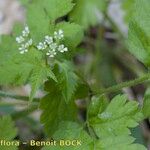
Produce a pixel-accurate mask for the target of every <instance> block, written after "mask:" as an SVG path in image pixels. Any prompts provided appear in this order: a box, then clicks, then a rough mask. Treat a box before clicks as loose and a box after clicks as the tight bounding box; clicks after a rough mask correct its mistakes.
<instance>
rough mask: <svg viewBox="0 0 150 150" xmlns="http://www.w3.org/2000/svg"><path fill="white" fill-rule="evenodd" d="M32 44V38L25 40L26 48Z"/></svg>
mask: <svg viewBox="0 0 150 150" xmlns="http://www.w3.org/2000/svg"><path fill="white" fill-rule="evenodd" d="M32 44H33V40H32V39H29V40H28V41H27V43H25V47H26V48H28V47H30V46H31V45H32Z"/></svg>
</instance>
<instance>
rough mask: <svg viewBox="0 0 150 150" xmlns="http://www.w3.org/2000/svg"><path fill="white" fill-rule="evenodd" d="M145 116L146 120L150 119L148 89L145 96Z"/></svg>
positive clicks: (149, 93)
mask: <svg viewBox="0 0 150 150" xmlns="http://www.w3.org/2000/svg"><path fill="white" fill-rule="evenodd" d="M143 114H144V117H145V118H149V117H150V88H148V89H147V91H146V93H145V95H144V102H143Z"/></svg>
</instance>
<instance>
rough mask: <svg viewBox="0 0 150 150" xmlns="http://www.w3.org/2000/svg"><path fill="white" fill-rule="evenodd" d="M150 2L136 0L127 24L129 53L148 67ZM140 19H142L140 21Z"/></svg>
mask: <svg viewBox="0 0 150 150" xmlns="http://www.w3.org/2000/svg"><path fill="white" fill-rule="evenodd" d="M149 6H150V1H149V0H136V1H135V7H134V14H133V16H132V17H131V21H130V24H129V35H128V45H129V51H130V52H131V53H132V54H133V55H135V56H136V57H137V58H138V59H139V60H140V61H141V62H143V63H144V64H145V65H147V66H149V65H150V59H149V58H150V28H149V27H150V19H149V18H150V9H149ZM141 18H142V19H141Z"/></svg>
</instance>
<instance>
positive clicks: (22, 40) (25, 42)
mask: <svg viewBox="0 0 150 150" xmlns="http://www.w3.org/2000/svg"><path fill="white" fill-rule="evenodd" d="M29 34H30V30H29V27H28V26H25V28H24V30H23V31H22V35H20V36H18V37H16V42H17V43H18V44H20V47H19V51H20V54H24V53H25V52H28V49H29V47H30V46H31V45H32V44H33V41H32V39H31V38H29Z"/></svg>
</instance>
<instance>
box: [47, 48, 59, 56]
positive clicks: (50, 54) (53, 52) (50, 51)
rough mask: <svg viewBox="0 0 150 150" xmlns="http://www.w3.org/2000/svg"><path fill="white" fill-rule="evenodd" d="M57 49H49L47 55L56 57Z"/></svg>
mask: <svg viewBox="0 0 150 150" xmlns="http://www.w3.org/2000/svg"><path fill="white" fill-rule="evenodd" d="M56 54H57V53H56V51H55V50H49V51H48V52H47V53H46V55H47V56H49V57H54V56H55V55H56Z"/></svg>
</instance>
